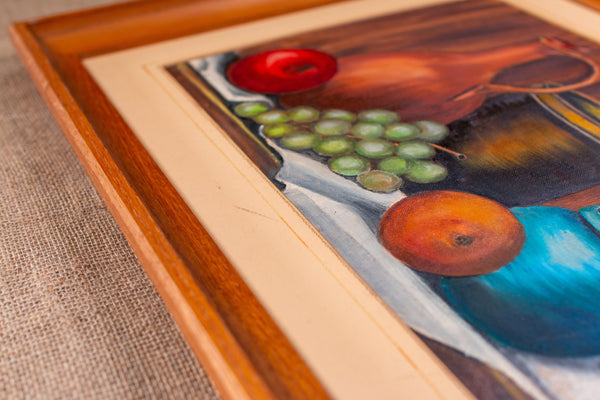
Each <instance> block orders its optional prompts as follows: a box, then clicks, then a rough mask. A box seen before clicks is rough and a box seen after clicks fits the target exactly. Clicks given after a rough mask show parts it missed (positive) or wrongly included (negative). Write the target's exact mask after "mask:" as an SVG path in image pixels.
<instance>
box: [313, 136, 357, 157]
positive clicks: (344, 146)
mask: <svg viewBox="0 0 600 400" xmlns="http://www.w3.org/2000/svg"><path fill="white" fill-rule="evenodd" d="M313 150H314V151H316V152H317V153H319V154H322V155H325V156H337V155H341V154H348V153H351V152H352V151H353V150H354V140H352V139H350V138H349V137H347V136H331V137H326V138H325V139H323V140H321V141H319V142H318V143H316V144H315V145H314V146H313Z"/></svg>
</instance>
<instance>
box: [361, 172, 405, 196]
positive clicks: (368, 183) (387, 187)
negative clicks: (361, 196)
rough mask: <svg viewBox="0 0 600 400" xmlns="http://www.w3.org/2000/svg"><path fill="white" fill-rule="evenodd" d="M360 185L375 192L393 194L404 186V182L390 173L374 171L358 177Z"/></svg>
mask: <svg viewBox="0 0 600 400" xmlns="http://www.w3.org/2000/svg"><path fill="white" fill-rule="evenodd" d="M357 181H358V183H360V185H361V186H362V187H364V188H365V189H368V190H371V191H373V192H386V193H387V192H393V191H394V190H397V189H398V188H400V187H401V186H402V184H403V183H404V181H402V179H401V178H399V177H397V176H396V175H394V174H390V173H389V172H385V171H379V170H377V169H376V170H373V171H369V172H365V173H362V174H360V175H358V177H357Z"/></svg>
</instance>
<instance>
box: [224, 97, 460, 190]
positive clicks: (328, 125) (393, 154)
mask: <svg viewBox="0 0 600 400" xmlns="http://www.w3.org/2000/svg"><path fill="white" fill-rule="evenodd" d="M234 112H235V114H236V115H237V116H239V117H242V118H251V119H253V120H254V121H255V122H256V123H258V124H260V125H262V132H263V134H264V135H265V136H267V137H270V138H272V139H276V140H277V141H278V143H279V144H280V145H281V146H282V147H285V148H288V149H291V150H296V151H306V150H311V151H315V152H316V153H318V154H320V155H322V156H327V157H330V158H329V160H328V165H329V168H330V169H331V170H332V171H333V172H335V173H337V174H339V175H342V176H345V177H356V180H357V182H358V183H359V184H360V185H361V186H363V187H364V188H365V189H368V190H371V191H376V192H391V191H394V190H396V189H398V188H400V187H401V186H402V184H403V183H404V181H403V179H402V178H405V179H408V180H410V181H412V182H417V183H433V182H439V181H441V180H443V179H445V178H446V176H448V171H447V169H446V167H444V166H443V165H441V164H439V163H436V162H433V161H431V158H433V156H434V155H435V154H436V148H440V147H439V146H437V145H435V144H434V143H436V142H439V141H440V140H442V139H443V138H445V137H446V136H447V135H448V128H447V127H446V126H445V125H443V124H440V123H438V122H434V121H419V122H415V123H412V124H411V123H407V122H401V121H400V116H399V115H398V114H397V113H395V112H393V111H388V110H380V109H376V110H365V111H362V112H359V113H356V114H355V113H352V112H349V111H345V110H325V111H323V112H320V111H319V110H317V109H315V108H313V107H308V106H300V107H295V108H291V109H288V110H280V109H271V107H269V105H267V104H265V103H261V102H245V103H240V104H238V105H236V106H235V108H234Z"/></svg>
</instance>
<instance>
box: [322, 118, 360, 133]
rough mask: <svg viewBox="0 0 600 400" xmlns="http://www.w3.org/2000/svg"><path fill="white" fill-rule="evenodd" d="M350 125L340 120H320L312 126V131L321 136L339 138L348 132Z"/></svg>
mask: <svg viewBox="0 0 600 400" xmlns="http://www.w3.org/2000/svg"><path fill="white" fill-rule="evenodd" d="M351 127H352V124H351V123H350V122H348V121H344V120H342V119H322V120H320V121H319V122H317V123H316V124H315V125H314V128H313V130H314V131H315V132H316V133H318V134H319V135H323V136H339V135H344V134H346V133H348V132H349V131H350V128H351Z"/></svg>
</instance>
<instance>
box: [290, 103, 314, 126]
mask: <svg viewBox="0 0 600 400" xmlns="http://www.w3.org/2000/svg"><path fill="white" fill-rule="evenodd" d="M287 113H288V115H289V116H290V119H291V120H292V121H294V122H299V123H306V122H314V121H316V120H318V119H319V110H317V109H316V108H313V107H308V106H299V107H294V108H290V109H289V110H287Z"/></svg>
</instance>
